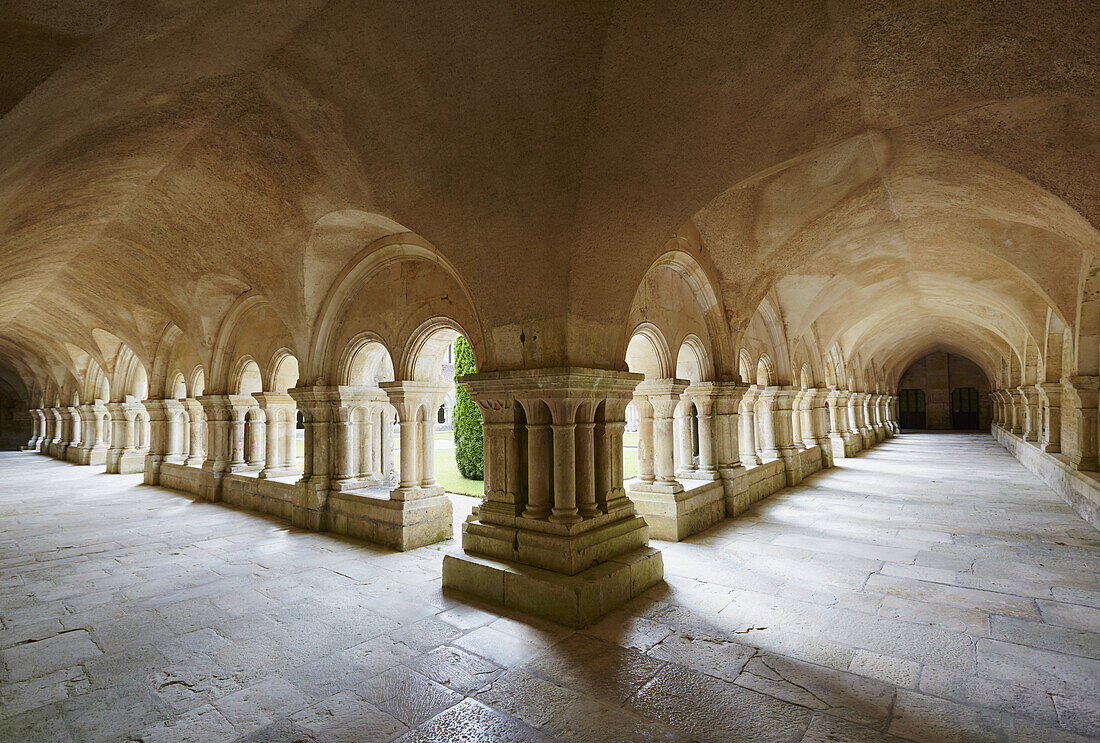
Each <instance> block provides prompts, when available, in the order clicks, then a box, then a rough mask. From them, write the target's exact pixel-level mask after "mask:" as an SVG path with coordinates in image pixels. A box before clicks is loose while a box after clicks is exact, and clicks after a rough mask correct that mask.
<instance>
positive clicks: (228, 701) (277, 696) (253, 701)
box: [214, 677, 309, 733]
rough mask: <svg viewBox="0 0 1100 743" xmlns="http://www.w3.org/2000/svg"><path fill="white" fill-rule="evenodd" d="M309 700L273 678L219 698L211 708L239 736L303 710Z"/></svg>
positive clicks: (288, 683)
mask: <svg viewBox="0 0 1100 743" xmlns="http://www.w3.org/2000/svg"><path fill="white" fill-rule="evenodd" d="M308 704H309V700H308V699H307V698H306V697H305V695H304V694H302V692H301V691H300V690H299V689H298V688H297V687H296V686H294V685H293V684H291V683H290V682H289V681H287V680H285V679H282V678H278V677H273V678H268V679H265V680H264V681H261V682H260V683H258V684H256V685H254V686H249V687H247V688H244V689H241V690H240V691H238V692H234V693H233V694H230V695H229V696H227V697H223V698H221V699H219V700H217V701H216V702H214V706H215V707H216V708H217V710H218V712H220V713H221V714H222V715H224V716H225V719H227V720H229V722H230V723H231V724H232V725H233V727H235V728H236V729H237V730H238V731H240V733H249V732H252V731H253V730H256V729H258V728H262V727H264V726H265V725H270V724H271V723H272V722H273V721H275V720H277V719H279V718H281V717H287V716H289V715H291V714H293V713H294V712H297V711H298V710H300V709H302V708H304V707H306V706H307V705H308Z"/></svg>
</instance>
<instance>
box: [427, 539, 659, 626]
mask: <svg viewBox="0 0 1100 743" xmlns="http://www.w3.org/2000/svg"><path fill="white" fill-rule="evenodd" d="M663 578H664V561H663V560H662V558H661V553H660V552H659V551H657V550H655V549H652V548H650V547H643V548H640V549H637V550H633V551H631V552H627V553H626V554H623V555H619V556H618V557H614V558H611V559H610V560H607V561H606V562H601V563H600V564H598V565H595V566H593V567H590V568H588V569H587V570H582V571H581V572H579V573H576V574H575V575H562V574H561V573H556V572H553V571H550V570H543V569H541V568H536V567H531V566H529V565H521V564H519V563H515V562H507V561H503V560H494V559H492V558H488V557H482V556H480V555H471V554H458V555H445V556H444V557H443V588H444V590H448V591H459V592H462V593H465V594H469V595H471V596H474V597H476V598H479V599H482V600H483V601H487V602H489V603H491V604H495V605H497V606H503V607H506V608H509V609H516V610H517V611H522V612H525V613H527V614H532V615H534V616H537V617H541V618H543V619H549V620H550V621H552V622H557V623H558V624H563V625H565V626H567V627H575V628H580V627H585V626H587V625H589V624H591V623H592V622H594V621H596V620H597V619H599V618H600V617H601V616H603V615H604V614H607V613H608V612H610V611H612V610H613V609H615V608H617V607H619V606H621V605H622V604H624V603H626V602H627V601H629V600H630V599H632V598H634V597H636V596H639V595H640V594H642V593H644V592H645V591H646V590H648V589H649V588H650V587H651V586H654V585H656V584H657V583H660V582H661V580H662V579H663Z"/></svg>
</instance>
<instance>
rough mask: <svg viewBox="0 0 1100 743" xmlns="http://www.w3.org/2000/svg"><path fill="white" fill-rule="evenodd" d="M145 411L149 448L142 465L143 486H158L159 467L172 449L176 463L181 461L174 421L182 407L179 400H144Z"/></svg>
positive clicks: (181, 413)
mask: <svg viewBox="0 0 1100 743" xmlns="http://www.w3.org/2000/svg"><path fill="white" fill-rule="evenodd" d="M145 411H146V412H147V413H148V414H149V448H148V452H147V453H146V455H145V462H144V465H143V467H144V471H145V484H146V485H159V484H160V466H161V464H163V463H164V462H165V461H167V460H168V457H169V455H170V454H172V453H173V451H172V450H173V448H175V453H174V454H175V460H176V462H179V461H180V460H181V459H182V457H181V456H180V453H179V449H180V447H179V444H178V443H177V438H178V435H177V433H176V432H175V430H177V426H176V425H175V423H174V421H175V418H176V417H177V416H180V415H183V405H182V404H181V403H180V402H179V400H146V401H145Z"/></svg>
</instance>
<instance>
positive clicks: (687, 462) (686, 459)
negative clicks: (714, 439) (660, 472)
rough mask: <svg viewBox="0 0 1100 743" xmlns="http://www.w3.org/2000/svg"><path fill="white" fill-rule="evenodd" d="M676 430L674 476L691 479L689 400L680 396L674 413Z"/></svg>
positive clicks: (691, 448) (692, 466) (692, 461)
mask: <svg viewBox="0 0 1100 743" xmlns="http://www.w3.org/2000/svg"><path fill="white" fill-rule="evenodd" d="M674 421H675V429H676V476H677V477H691V473H692V472H693V471H694V469H695V452H694V448H693V446H692V430H691V400H689V399H687V398H686V397H684V396H681V398H680V402H679V404H678V405H677V406H676V409H675V413H674Z"/></svg>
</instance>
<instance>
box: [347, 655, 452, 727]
mask: <svg viewBox="0 0 1100 743" xmlns="http://www.w3.org/2000/svg"><path fill="white" fill-rule="evenodd" d="M356 690H357V691H358V692H359V693H360V694H362V695H363V698H364V699H366V700H367V701H369V702H370V703H371V704H374V705H375V706H376V707H378V708H379V709H382V710H385V711H386V712H389V713H390V714H391V715H393V716H394V717H395V718H397V719H398V720H400V721H401V722H403V723H405V724H406V725H408V726H409V727H416V726H417V725H419V724H421V723H423V722H424V721H426V720H429V719H431V718H432V717H434V716H435V715H437V714H439V713H440V712H442V711H443V710H445V709H447V708H448V707H452V706H454V705H456V704H458V703H459V702H461V701H462V695H461V694H458V693H457V692H454V691H451V690H450V689H448V688H446V687H445V686H443V685H442V684H439V683H437V682H435V681H433V680H431V679H430V678H428V677H427V676H424V675H423V674H420V673H417V672H416V671H413V670H412V669H411V668H406V667H404V666H397V667H396V668H391V669H390V670H388V671H386V672H385V673H382V674H380V675H378V676H374V677H373V678H371V679H369V680H367V681H365V682H363V683H362V684H360V685H359V687H358V688H357V689H356Z"/></svg>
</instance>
